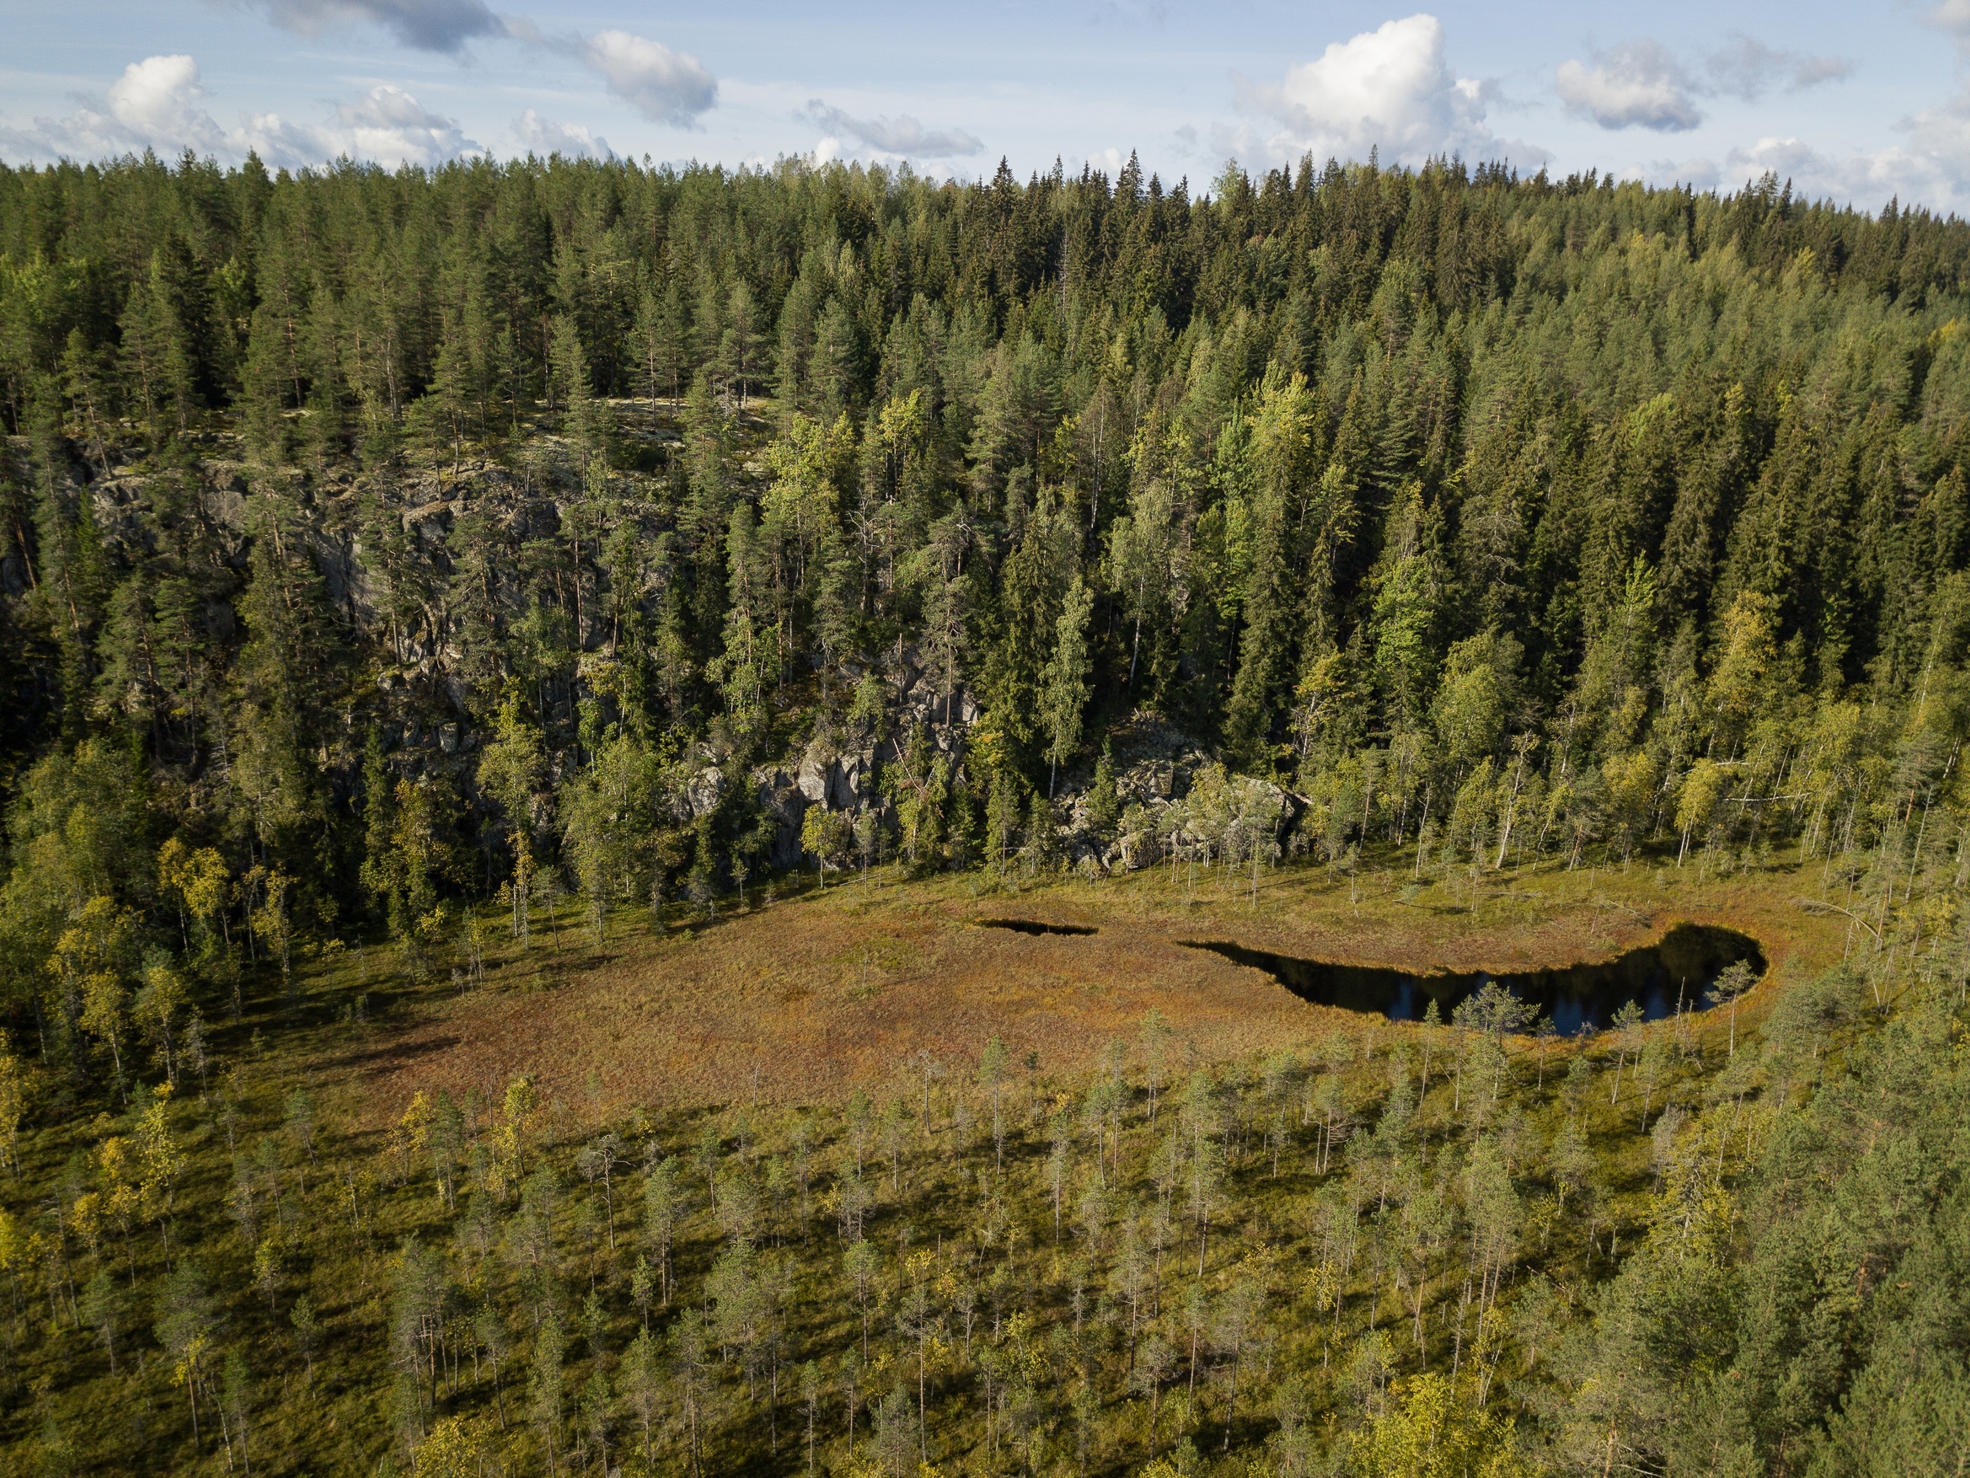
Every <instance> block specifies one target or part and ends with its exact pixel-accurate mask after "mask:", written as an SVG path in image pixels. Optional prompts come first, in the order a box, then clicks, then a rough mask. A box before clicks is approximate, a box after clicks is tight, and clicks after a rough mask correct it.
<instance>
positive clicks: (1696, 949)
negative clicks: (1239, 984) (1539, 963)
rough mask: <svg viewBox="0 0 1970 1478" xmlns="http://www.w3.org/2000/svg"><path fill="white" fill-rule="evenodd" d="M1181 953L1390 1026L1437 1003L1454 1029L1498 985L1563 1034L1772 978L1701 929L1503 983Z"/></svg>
mask: <svg viewBox="0 0 1970 1478" xmlns="http://www.w3.org/2000/svg"><path fill="white" fill-rule="evenodd" d="M1183 943H1184V944H1185V946H1186V947H1187V948H1190V949H1207V950H1210V951H1211V952H1212V953H1214V954H1220V955H1223V956H1224V957H1225V958H1226V959H1227V960H1231V961H1233V962H1234V963H1236V964H1240V965H1251V966H1253V967H1254V968H1256V969H1260V970H1264V971H1265V972H1266V973H1268V974H1269V975H1271V976H1272V978H1273V979H1275V980H1277V981H1278V982H1279V983H1280V984H1281V985H1283V986H1285V987H1286V989H1288V990H1289V991H1291V992H1292V993H1293V994H1294V995H1296V996H1298V997H1300V998H1301V999H1302V1000H1306V1001H1312V1002H1313V1003H1315V1004H1316V1005H1321V1006H1340V1007H1343V1008H1345V1009H1346V1010H1349V1011H1379V1012H1381V1013H1382V1014H1383V1015H1385V1016H1387V1017H1388V1018H1389V1019H1390V1020H1392V1021H1420V1020H1422V1019H1423V1013H1424V1012H1425V1011H1427V1010H1428V1009H1429V1003H1430V1002H1431V1001H1435V1002H1436V1003H1437V1010H1438V1011H1439V1012H1441V1013H1442V1016H1443V1019H1444V1020H1445V1021H1448V1020H1449V1019H1450V1013H1451V1011H1452V1010H1453V1009H1454V1008H1455V1007H1456V1006H1457V1004H1458V1002H1460V1001H1462V1000H1463V999H1464V998H1465V997H1466V996H1468V995H1471V994H1473V993H1475V992H1476V991H1477V990H1478V989H1479V988H1480V987H1481V986H1483V985H1484V984H1485V982H1487V981H1492V980H1495V981H1496V982H1497V983H1498V984H1500V985H1502V986H1504V987H1505V988H1506V989H1507V990H1509V991H1510V992H1511V993H1512V994H1513V995H1515V996H1517V997H1518V998H1519V999H1520V1000H1522V1001H1528V1002H1531V1003H1532V1004H1534V1005H1536V1006H1537V1007H1538V1008H1539V1010H1540V1013H1541V1014H1542V1015H1545V1016H1549V1017H1551V1018H1552V1021H1553V1025H1554V1027H1555V1028H1556V1029H1557V1030H1559V1031H1560V1032H1562V1033H1566V1032H1573V1031H1578V1030H1579V1029H1580V1028H1581V1027H1582V1026H1583V1025H1585V1026H1590V1027H1604V1026H1606V1025H1607V1024H1608V1023H1609V1021H1611V1020H1612V1019H1613V1016H1614V1013H1615V1012H1616V1011H1618V1010H1620V1009H1621V1007H1622V1006H1624V1005H1626V1004H1627V1003H1628V1002H1629V1001H1634V1002H1635V1003H1637V1004H1638V1005H1639V1006H1640V1007H1641V1008H1642V1015H1643V1016H1644V1017H1645V1018H1646V1019H1647V1020H1649V1021H1657V1020H1660V1019H1661V1018H1663V1017H1665V1016H1673V1015H1674V1014H1675V1013H1676V1007H1677V1004H1678V1002H1680V1003H1681V1005H1682V1007H1683V1009H1684V1010H1686V1011H1689V1010H1701V1009H1702V1008H1703V992H1704V991H1705V989H1706V988H1708V987H1709V985H1710V983H1711V982H1712V981H1714V980H1715V979H1716V978H1717V977H1718V976H1719V975H1720V974H1722V973H1723V971H1724V970H1726V969H1727V968H1729V967H1730V966H1732V965H1735V964H1737V963H1738V962H1739V961H1740V960H1744V961H1748V962H1749V963H1750V965H1751V968H1752V971H1753V972H1754V973H1755V974H1758V975H1763V974H1764V973H1765V956H1764V952H1763V951H1762V950H1760V949H1759V948H1758V944H1757V941H1756V940H1753V939H1749V938H1747V937H1745V936H1744V935H1742V934H1738V933H1734V932H1733V931H1731V930H1729V929H1713V928H1708V927H1705V926H1703V925H1698V924H1678V925H1676V927H1675V928H1673V929H1671V930H1670V931H1669V932H1668V933H1667V934H1665V935H1663V936H1662V938H1661V940H1660V941H1659V942H1657V943H1655V944H1650V945H1645V946H1643V947H1642V948H1640V949H1631V950H1629V951H1628V952H1627V953H1626V954H1624V955H1617V956H1616V957H1615V958H1614V959H1611V960H1602V961H1600V962H1599V963H1597V964H1590V965H1566V966H1562V967H1560V968H1558V969H1552V970H1525V971H1518V972H1514V973H1511V974H1504V975H1489V974H1486V973H1484V972H1483V971H1472V972H1469V973H1464V974H1457V973H1452V972H1450V971H1441V972H1432V973H1430V974H1422V975H1418V974H1411V973H1410V972H1408V971H1406V970H1384V969H1377V968H1375V967H1373V966H1366V965H1326V964H1322V963H1320V962H1319V961H1318V960H1298V959H1294V958H1293V957H1292V956H1291V955H1279V954H1273V953H1271V952H1270V951H1267V950H1261V949H1247V948H1245V947H1244V946H1243V945H1240V944H1231V943H1229V942H1226V941H1222V940H1203V939H1197V940H1185V941H1183Z"/></svg>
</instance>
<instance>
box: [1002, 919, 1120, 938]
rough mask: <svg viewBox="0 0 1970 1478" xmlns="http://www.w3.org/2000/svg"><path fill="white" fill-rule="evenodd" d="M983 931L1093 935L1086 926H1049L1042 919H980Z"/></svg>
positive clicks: (1093, 931)
mask: <svg viewBox="0 0 1970 1478" xmlns="http://www.w3.org/2000/svg"><path fill="white" fill-rule="evenodd" d="M978 924H979V927H980V928H984V929H1011V930H1014V931H1015V932H1017V933H1020V934H1093V933H1096V932H1098V931H1096V930H1094V929H1091V928H1089V927H1088V926H1087V925H1086V924H1049V923H1047V922H1046V921H1045V920H1043V919H980V920H979V921H978Z"/></svg>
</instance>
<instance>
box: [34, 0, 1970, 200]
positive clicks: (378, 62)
mask: <svg viewBox="0 0 1970 1478" xmlns="http://www.w3.org/2000/svg"><path fill="white" fill-rule="evenodd" d="M503 3H504V0H178V3H171V0H65V3H62V4H59V5H50V4H47V3H45V0H35V3H26V0H0V159H4V160H6V161H8V162H11V163H41V162H47V161H49V160H52V159H55V158H59V157H68V158H75V159H100V158H106V157H110V156H115V155H120V154H124V153H128V152H140V151H142V150H143V149H145V148H151V149H154V150H156V151H157V152H158V153H159V154H160V155H163V156H166V157H174V156H176V155H177V154H179V153H181V152H182V151H183V150H184V149H186V148H190V149H193V150H195V151H196V152H198V153H199V154H201V155H210V156H212V157H214V158H217V159H219V160H221V161H222V162H233V161H236V160H238V159H241V158H243V157H244V156H245V155H246V153H247V151H248V150H253V151H255V152H257V153H258V154H259V155H260V157H261V158H262V159H263V160H265V161H266V162H267V164H268V165H270V166H275V167H281V168H287V169H296V168H301V167H304V166H307V165H311V164H320V163H323V162H327V161H330V160H333V159H336V158H339V157H342V156H344V155H346V156H348V157H351V158H355V159H360V160H365V161H374V162H376V163H379V164H382V165H385V166H389V167H396V166H399V165H403V164H413V165H423V166H430V165H435V164H438V163H441V162H443V161H444V160H446V159H450V158H455V157H461V156H465V157H470V156H476V155H492V156H494V157H499V158H511V157H516V156H521V155H525V154H527V153H529V152H531V153H535V154H541V155H546V154H550V153H555V152H559V153H562V154H567V155H576V154H583V155H594V156H599V157H607V156H609V155H620V156H626V157H629V158H634V159H642V158H645V157H646V156H647V157H648V158H649V159H651V160H652V161H654V162H657V163H677V164H682V163H684V162H686V161H690V160H702V161H705V162H708V163H709V162H716V163H722V164H726V165H731V166H740V165H770V164H772V163H774V162H775V161H777V160H780V159H783V158H795V157H809V158H814V159H818V160H832V159H842V160H862V161H865V162H881V163H885V164H892V165H893V164H895V163H897V162H898V161H901V160H904V159H907V160H908V161H909V162H910V164H911V166H912V167H913V168H914V169H916V170H917V171H918V173H920V174H930V175H934V176H940V177H941V176H955V177H958V178H966V179H968V178H974V177H977V176H980V175H987V176H989V175H990V174H991V172H992V171H993V170H994V169H995V168H996V167H997V165H998V162H999V160H1000V158H1001V157H1004V158H1006V159H1007V160H1009V161H1010V163H1011V166H1012V168H1013V170H1014V172H1015V173H1016V174H1018V175H1020V176H1021V177H1022V178H1024V177H1025V176H1026V175H1028V174H1030V173H1032V172H1034V171H1036V170H1045V169H1049V168H1051V167H1052V165H1053V162H1054V161H1055V159H1056V158H1058V159H1059V160H1060V161H1061V162H1062V163H1063V164H1064V165H1065V166H1066V167H1067V169H1068V170H1069V171H1070V172H1076V173H1078V172H1079V170H1080V168H1081V167H1082V165H1083V164H1085V163H1090V162H1091V163H1092V164H1093V165H1094V166H1095V167H1096V168H1099V169H1104V170H1107V171H1109V172H1111V173H1112V172H1113V171H1114V170H1115V169H1117V168H1118V167H1119V166H1120V164H1121V163H1122V161H1124V160H1126V159H1127V157H1128V155H1129V154H1130V152H1131V151H1134V152H1136V153H1137V154H1138V156H1139V157H1140V160H1141V162H1142V166H1143V169H1144V170H1145V172H1151V171H1153V172H1155V173H1158V174H1160V175H1161V176H1162V177H1163V179H1164V180H1165V182H1166V183H1172V184H1173V183H1174V182H1175V181H1176V180H1177V179H1179V178H1188V179H1189V180H1190V182H1191V188H1192V191H1193V193H1202V192H1207V191H1208V190H1209V187H1210V182H1211V181H1212V180H1214V179H1215V178H1217V177H1218V175H1219V173H1220V171H1221V170H1222V169H1223V168H1224V166H1225V164H1226V162H1227V161H1228V160H1232V159H1235V160H1237V161H1238V162H1239V163H1241V164H1243V165H1244V166H1246V167H1247V168H1250V169H1259V168H1264V167H1269V166H1271V165H1275V164H1279V163H1285V162H1292V161H1296V160H1297V159H1298V158H1299V157H1300V156H1301V155H1302V154H1304V153H1307V152H1311V153H1312V154H1313V155H1314V157H1315V160H1316V162H1324V161H1325V159H1327V158H1328V157H1330V156H1332V157H1335V158H1339V159H1342V160H1350V159H1361V158H1366V157H1367V155H1368V153H1369V151H1370V150H1371V149H1374V150H1375V151H1377V153H1378V156H1379V157H1380V159H1381V160H1382V161H1383V162H1384V163H1406V164H1414V163H1417V162H1420V161H1421V160H1423V159H1425V158H1427V157H1429V156H1432V155H1440V154H1455V155H1458V156H1460V157H1462V158H1463V159H1465V160H1466V161H1468V162H1471V163H1477V162H1480V161H1489V160H1503V161H1506V162H1508V163H1509V164H1511V165H1514V166H1516V167H1517V168H1519V169H1520V170H1521V171H1522V172H1525V173H1531V172H1533V171H1536V170H1537V169H1539V168H1541V167H1545V168H1547V169H1550V170H1551V171H1553V172H1554V173H1556V174H1571V173H1575V172H1580V171H1585V170H1589V169H1595V170H1600V171H1602V172H1611V173H1613V174H1614V175H1616V176H1618V177H1621V178H1641V179H1646V180H1650V181H1653V182H1656V183H1665V184H1666V183H1672V182H1681V183H1688V184H1693V185H1695V186H1697V187H1698V188H1701V189H1712V188H1715V189H1720V190H1731V189H1735V188H1737V187H1739V186H1741V185H1743V184H1744V183H1746V182H1747V181H1749V180H1754V179H1756V178H1757V177H1759V176H1760V175H1762V174H1763V173H1764V172H1766V171H1767V170H1770V171H1772V172H1774V173H1776V174H1777V175H1778V177H1779V178H1780V179H1790V180H1791V181H1792V182H1793V185H1794V189H1795V192H1796V193H1803V194H1806V195H1810V196H1813V197H1816V198H1818V197H1827V198H1831V199H1834V200H1836V201H1838V202H1840V203H1843V204H1852V205H1856V206H1859V207H1861V208H1863V209H1867V210H1878V209H1879V208H1880V207H1881V206H1882V205H1884V204H1886V203H1887V201H1888V200H1889V199H1890V198H1893V197H1899V198H1900V200H1901V201H1902V202H1903V204H1904V205H1909V204H1919V205H1922V206H1925V207H1927V208H1929V209H1931V210H1934V211H1937V212H1941V213H1955V214H1963V215H1970V0H1874V3H1872V4H1863V5H1856V4H1851V3H1848V4H1838V5H1836V4H1830V3H1825V0H1799V3H1795V4H1791V5H1786V6H1778V5H1772V4H1769V3H1766V4H1756V5H1754V4H1745V3H1737V0H1709V3H1695V0H1661V3H1658V4H1655V5H1652V6H1646V7H1644V6H1637V5H1633V4H1624V5H1619V6H1617V5H1608V4H1598V3H1591V0H1574V3H1559V0H1525V3H1519V4H1507V5H1501V4H1497V3H1490V4H1482V5H1480V4H1464V3H1449V0H1439V3H1435V4H1432V5H1431V6H1430V8H1428V9H1425V10H1410V9H1406V8H1404V7H1403V6H1401V5H1400V4H1398V5H1396V6H1393V7H1391V6H1388V5H1373V4H1356V3H1337V4H1310V3H1300V4H1284V3H1275V0H1219V3H1216V4H1208V5H1206V4H1182V3H1176V0H1051V3H1036V0H1015V3H1005V4H991V3H972V4H969V5H962V6H941V5H936V4H925V3H923V0H916V3H911V4H890V3H875V0H840V3H837V4H835V5H832V6H816V5H797V4H786V3H781V0H750V3H747V4H745V5H743V6H738V5H717V4H700V5H697V6H690V7H687V6H680V5H652V4H641V3H636V0H592V3H591V0H584V3H579V4H569V5H549V4H545V3H530V0H513V3H515V4H516V5H518V6H520V7H521V8H519V9H513V10H507V9H504V8H502V6H503Z"/></svg>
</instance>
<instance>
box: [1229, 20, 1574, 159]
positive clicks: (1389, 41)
mask: <svg viewBox="0 0 1970 1478" xmlns="http://www.w3.org/2000/svg"><path fill="white" fill-rule="evenodd" d="M1488 95H1489V88H1488V86H1487V85H1486V84H1485V83H1483V82H1481V81H1479V80H1478V79H1476V78H1470V77H1459V76H1457V74H1456V73H1455V72H1454V71H1452V70H1451V67H1450V63H1449V60H1448V58H1447V57H1446V55H1445V51H1444V37H1443V24H1442V22H1440V21H1439V20H1438V19H1437V18H1436V17H1435V16H1433V15H1427V14H1417V15H1412V16H1408V17H1406V18H1404V19H1402V20H1392V21H1388V22H1385V23H1384V24H1382V25H1381V26H1378V27H1377V28H1376V29H1375V30H1372V31H1364V32H1362V33H1361V34H1359V35H1357V36H1354V37H1352V38H1350V39H1349V40H1347V41H1336V42H1334V43H1333V44H1331V45H1330V46H1328V47H1327V49H1326V50H1325V51H1323V52H1322V53H1321V54H1320V55H1319V56H1318V57H1316V58H1314V59H1313V60H1312V61H1307V62H1299V63H1296V64H1294V65H1293V66H1291V67H1289V68H1287V70H1286V76H1285V79H1284V80H1283V81H1282V82H1279V83H1253V82H1242V83H1241V86H1240V98H1239V100H1240V102H1241V104H1242V105H1243V106H1245V107H1246V108H1248V109H1250V110H1253V111H1256V112H1259V113H1263V114H1266V115H1269V116H1271V117H1272V118H1274V119H1275V120H1277V122H1278V124H1279V125H1280V126H1279V128H1278V130H1277V131H1276V132H1274V133H1273V134H1272V135H1271V136H1270V137H1269V138H1266V139H1264V140H1257V139H1253V138H1250V137H1249V136H1245V135H1243V134H1242V131H1241V132H1240V133H1239V134H1236V135H1233V134H1226V133H1220V134H1219V135H1218V137H1217V142H1218V143H1220V144H1225V143H1232V142H1234V141H1238V142H1242V143H1243V144H1244V145H1245V146H1246V147H1247V148H1250V147H1251V146H1253V145H1254V144H1256V145H1257V146H1258V147H1260V148H1262V149H1263V150H1264V151H1265V152H1267V153H1270V154H1273V155H1275V156H1280V157H1286V156H1294V155H1298V154H1303V153H1311V154H1313V155H1314V156H1315V157H1316V158H1320V157H1332V158H1336V159H1363V158H1366V157H1367V155H1368V152H1369V150H1370V149H1374V150H1377V151H1378V152H1379V157H1380V158H1381V159H1382V160H1384V161H1385V162H1388V163H1398V162H1400V163H1408V164H1414V163H1419V162H1421V161H1422V160H1423V159H1425V158H1428V157H1429V156H1431V155H1442V154H1461V155H1463V156H1465V157H1467V158H1472V157H1477V158H1497V157H1500V156H1501V155H1504V154H1506V153H1510V154H1513V155H1516V156H1517V157H1518V158H1519V159H1521V160H1527V159H1529V158H1533V157H1538V158H1543V157H1544V151H1543V150H1538V149H1534V148H1531V147H1529V146H1526V145H1522V144H1514V145H1511V146H1509V148H1508V146H1507V145H1506V144H1505V143H1504V141H1502V140H1500V139H1498V138H1496V137H1495V136H1494V135H1493V134H1492V132H1491V130H1490V129H1489V128H1488V127H1487V125H1486V123H1485V110H1486V103H1487V100H1488Z"/></svg>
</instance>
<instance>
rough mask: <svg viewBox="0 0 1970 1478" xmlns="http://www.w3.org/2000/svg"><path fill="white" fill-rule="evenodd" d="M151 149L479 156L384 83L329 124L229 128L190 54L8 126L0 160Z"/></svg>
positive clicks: (294, 161) (259, 120)
mask: <svg viewBox="0 0 1970 1478" xmlns="http://www.w3.org/2000/svg"><path fill="white" fill-rule="evenodd" d="M145 149H151V150H154V151H155V152H157V153H158V154H160V155H166V156H169V155H173V154H177V153H180V152H182V151H183V150H186V149H190V150H192V151H193V152H194V153H197V154H200V155H209V156H212V157H214V158H218V159H224V160H239V159H243V158H245V157H246V155H247V153H248V152H249V151H252V152H254V153H257V154H258V155H259V156H260V157H261V158H262V159H263V160H265V161H266V162H267V163H269V164H272V165H276V166H281V167H285V168H289V169H296V168H301V167H303V166H306V165H310V164H323V163H326V162H328V161H330V160H333V159H338V158H341V157H344V156H347V157H348V158H351V159H361V160H365V161H368V162H370V163H375V164H382V165H385V166H388V167H390V168H393V169H394V168H396V167H398V166H400V165H405V164H415V165H421V166H424V167H427V168H428V167H430V166H433V165H437V164H442V163H444V161H446V160H447V159H454V158H457V157H459V156H460V155H465V154H473V153H477V152H479V145H478V144H476V143H474V142H473V141H472V140H471V139H469V138H467V137H466V136H465V135H464V133H463V132H461V131H460V129H459V127H458V124H457V122H456V121H454V120H453V119H450V118H445V117H442V116H440V115H438V114H436V113H432V112H430V111H429V110H427V109H426V108H425V107H424V106H423V105H422V104H421V103H419V102H418V101H417V99H416V98H414V97H412V96H411V95H410V94H409V93H407V92H405V91H404V90H403V89H402V88H400V87H392V86H390V85H388V84H384V85H381V86H377V87H372V88H370V89H369V91H368V92H366V93H364V94H363V95H362V96H360V97H358V98H355V99H352V100H350V101H348V102H344V103H341V104H339V105H338V106H336V107H335V108H334V110H333V112H332V115H331V118H330V120H329V121H327V122H325V123H323V124H320V125H315V124H308V123H298V122H295V121H293V120H291V119H287V118H283V117H281V116H280V115H279V114H278V113H256V114H250V115H242V116H241V118H240V121H239V122H238V123H237V124H236V125H234V126H232V127H226V126H224V125H222V124H221V123H219V121H218V120H217V119H215V118H214V117H213V116H212V115H211V113H209V112H207V111H206V108H205V87H204V84H203V83H202V81H201V80H200V78H199V73H198V64H197V63H196V62H195V61H194V60H193V59H192V58H191V57H189V56H182V55H172V56H153V57H146V58H144V60H142V61H140V62H132V63H131V64H130V65H129V66H127V67H125V68H124V69H123V75H122V76H120V77H118V78H117V79H116V81H115V82H113V83H111V84H110V86H109V88H108V89H107V91H106V93H105V95H104V97H103V98H102V100H101V102H100V103H98V102H97V101H95V100H93V99H89V100H84V101H83V102H81V103H80V104H78V106H77V107H76V109H75V111H74V112H72V113H68V114H65V115H63V116H62V117H59V118H45V117H43V118H35V119H34V120H32V121H31V122H30V123H28V124H26V125H24V126H23V125H21V124H16V123H13V122H11V121H8V120H0V155H5V156H7V157H9V158H15V159H22V160H53V159H60V158H69V159H100V158H104V157H107V156H114V155H122V154H135V153H141V152H142V151H144V150H145Z"/></svg>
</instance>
